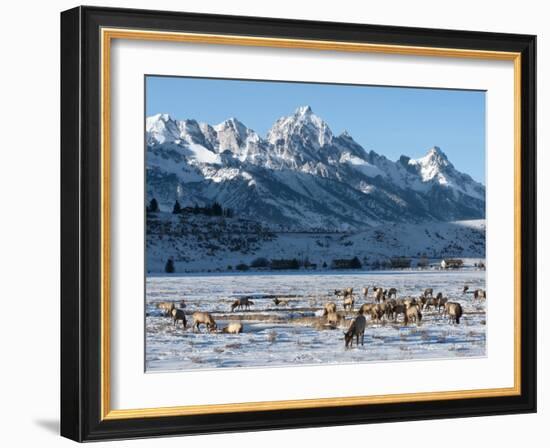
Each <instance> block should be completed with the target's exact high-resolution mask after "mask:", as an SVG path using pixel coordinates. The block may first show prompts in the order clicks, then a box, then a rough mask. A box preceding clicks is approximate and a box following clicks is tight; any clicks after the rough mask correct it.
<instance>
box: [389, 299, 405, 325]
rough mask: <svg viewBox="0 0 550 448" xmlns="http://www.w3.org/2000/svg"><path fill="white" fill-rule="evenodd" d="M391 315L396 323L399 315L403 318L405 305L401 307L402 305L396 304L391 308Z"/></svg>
mask: <svg viewBox="0 0 550 448" xmlns="http://www.w3.org/2000/svg"><path fill="white" fill-rule="evenodd" d="M391 314H392V317H393V320H394V321H397V318H398V317H399V315H400V314H403V316H405V305H403V304H402V303H396V304H395V305H393V306H392V308H391Z"/></svg>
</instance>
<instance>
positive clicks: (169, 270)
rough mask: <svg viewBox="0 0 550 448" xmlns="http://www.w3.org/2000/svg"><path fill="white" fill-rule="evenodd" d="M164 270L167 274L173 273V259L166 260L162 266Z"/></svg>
mask: <svg viewBox="0 0 550 448" xmlns="http://www.w3.org/2000/svg"><path fill="white" fill-rule="evenodd" d="M164 270H165V272H166V273H167V274H173V273H174V271H175V270H176V268H175V266H174V260H172V259H171V258H169V259H168V261H167V262H166V266H165V267H164Z"/></svg>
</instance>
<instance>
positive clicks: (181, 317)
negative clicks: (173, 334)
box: [171, 308, 187, 328]
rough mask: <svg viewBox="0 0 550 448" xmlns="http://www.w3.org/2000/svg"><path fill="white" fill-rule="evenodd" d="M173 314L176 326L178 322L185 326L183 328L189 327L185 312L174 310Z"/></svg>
mask: <svg viewBox="0 0 550 448" xmlns="http://www.w3.org/2000/svg"><path fill="white" fill-rule="evenodd" d="M171 314H172V320H173V322H174V326H175V325H176V323H177V322H178V321H180V322H181V323H182V324H183V328H186V327H187V319H186V318H185V313H184V312H183V310H180V309H178V308H174V309H173V310H172V312H171Z"/></svg>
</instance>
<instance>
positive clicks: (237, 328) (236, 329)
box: [222, 322, 243, 334]
mask: <svg viewBox="0 0 550 448" xmlns="http://www.w3.org/2000/svg"><path fill="white" fill-rule="evenodd" d="M242 332H243V324H241V323H240V322H231V323H230V324H229V325H228V326H227V327H225V328H223V329H222V333H229V334H239V333H242Z"/></svg>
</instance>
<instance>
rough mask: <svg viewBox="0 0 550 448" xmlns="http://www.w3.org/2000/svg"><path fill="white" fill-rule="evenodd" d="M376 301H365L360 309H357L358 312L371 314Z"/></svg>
mask: <svg viewBox="0 0 550 448" xmlns="http://www.w3.org/2000/svg"><path fill="white" fill-rule="evenodd" d="M375 306H376V304H375V303H364V304H363V305H361V307H360V308H359V311H357V314H370V312H371V310H372V308H373V307H375Z"/></svg>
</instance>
